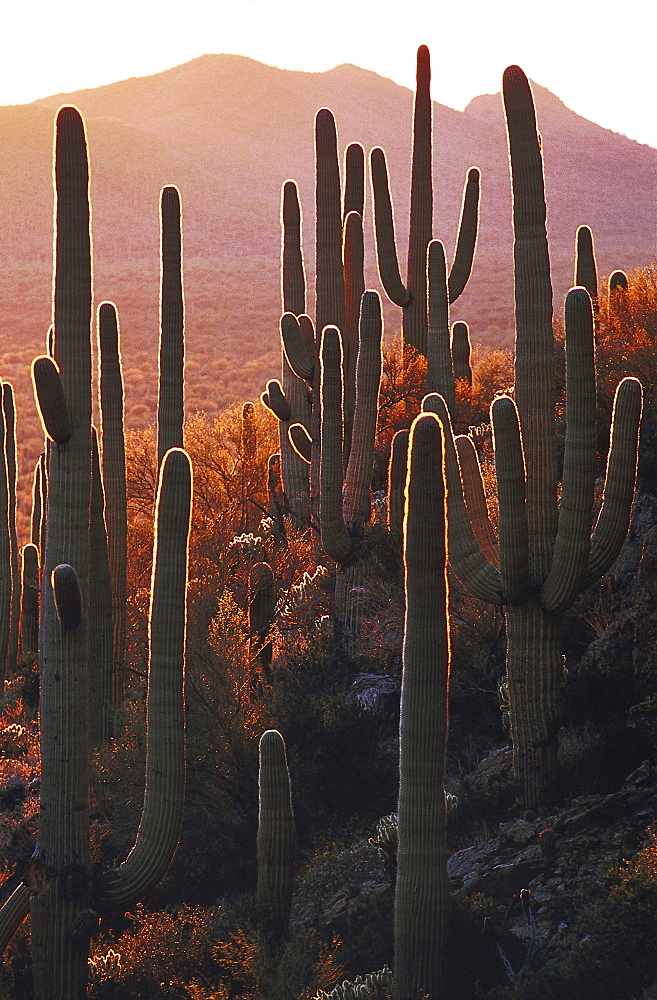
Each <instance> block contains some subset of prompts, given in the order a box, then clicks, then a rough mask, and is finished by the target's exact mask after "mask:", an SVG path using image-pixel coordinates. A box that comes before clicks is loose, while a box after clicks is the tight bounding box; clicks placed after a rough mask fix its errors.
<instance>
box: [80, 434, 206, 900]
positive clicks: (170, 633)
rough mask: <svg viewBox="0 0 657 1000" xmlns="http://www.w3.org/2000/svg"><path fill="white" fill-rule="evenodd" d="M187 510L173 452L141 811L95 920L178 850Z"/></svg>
mask: <svg viewBox="0 0 657 1000" xmlns="http://www.w3.org/2000/svg"><path fill="white" fill-rule="evenodd" d="M191 506H192V469H191V464H190V461H189V457H188V455H187V454H186V452H184V451H183V450H182V449H180V448H172V449H171V450H170V451H168V452H167V453H166V455H165V457H164V461H163V462H162V465H161V470H160V478H159V487H158V496H157V506H156V512H155V540H154V554H153V577H152V583H151V609H150V621H149V637H150V662H149V667H148V699H147V710H146V711H147V751H146V791H145V795H144V806H143V809H142V815H141V821H140V824H139V831H138V833H137V838H136V840H135V844H134V847H133V848H132V850H131V852H130V854H129V855H128V857H127V858H126V860H125V861H124V862H123V863H122V864H121V865H119V867H118V868H117V869H116V870H115V871H112V872H108V873H107V874H105V875H103V876H101V878H100V879H99V881H98V884H97V887H96V890H97V891H96V897H97V906H98V909H99V911H101V912H107V911H108V910H116V909H118V910H121V911H123V910H125V909H126V908H127V907H129V906H132V905H134V904H135V903H136V902H137V901H138V900H140V899H142V898H143V897H144V895H145V894H147V893H149V892H150V891H151V890H152V889H154V888H155V886H156V885H157V884H158V882H159V881H160V880H161V878H162V877H163V875H164V873H165V872H166V870H167V868H168V867H169V864H170V862H171V858H172V857H173V853H174V851H175V849H176V845H177V843H178V836H179V833H180V823H181V821H182V808H183V799H184V790H185V720H184V705H183V684H184V672H185V635H186V601H187V563H188V545H189V531H190V525H191Z"/></svg>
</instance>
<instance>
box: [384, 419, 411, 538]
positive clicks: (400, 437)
mask: <svg viewBox="0 0 657 1000" xmlns="http://www.w3.org/2000/svg"><path fill="white" fill-rule="evenodd" d="M410 433H411V432H410V431H409V430H407V429H406V428H404V429H403V430H401V431H397V433H396V434H395V436H394V437H393V439H392V447H391V450H390V462H389V465H388V531H389V532H390V534H391V535H392V536H393V537H394V538H395V539H396V540H397V541H399V542H401V538H402V530H403V524H404V489H405V488H406V466H407V462H408V439H409V435H410Z"/></svg>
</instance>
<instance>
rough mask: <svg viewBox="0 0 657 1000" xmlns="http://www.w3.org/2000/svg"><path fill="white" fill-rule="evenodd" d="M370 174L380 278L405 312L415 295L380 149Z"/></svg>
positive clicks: (373, 157) (375, 151)
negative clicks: (402, 258) (405, 277)
mask: <svg viewBox="0 0 657 1000" xmlns="http://www.w3.org/2000/svg"><path fill="white" fill-rule="evenodd" d="M370 172H371V177H372V201H373V202H374V233H375V236H376V259H377V264H378V268H379V278H380V279H381V284H382V285H383V287H384V289H385V293H386V295H387V296H388V298H389V299H390V301H391V302H394V304H395V305H396V306H401V308H402V309H404V308H406V306H407V305H409V303H410V301H411V294H410V292H409V291H408V289H407V288H406V286H405V285H404V283H403V281H402V279H401V273H400V270H399V260H398V258H397V243H396V240H395V223H394V218H393V214H392V199H391V197H390V185H389V183H388V167H387V164H386V154H385V153H384V151H383V150H382V149H381V148H380V147H378V146H375V147H374V149H373V150H372V152H371V153H370Z"/></svg>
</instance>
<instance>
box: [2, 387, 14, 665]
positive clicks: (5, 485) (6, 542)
mask: <svg viewBox="0 0 657 1000" xmlns="http://www.w3.org/2000/svg"><path fill="white" fill-rule="evenodd" d="M0 441H2V449H0V566H2V567H3V571H2V572H1V573H0V676H1V677H2V679H3V680H4V678H5V676H6V672H7V655H8V652H9V638H10V632H11V587H12V576H11V530H10V527H9V521H10V514H9V510H10V490H9V477H8V472H7V451H6V447H5V415H4V407H0Z"/></svg>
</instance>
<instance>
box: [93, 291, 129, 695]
mask: <svg viewBox="0 0 657 1000" xmlns="http://www.w3.org/2000/svg"><path fill="white" fill-rule="evenodd" d="M98 355H99V380H98V381H99V394H100V419H101V432H102V439H101V444H102V475H103V485H104V490H105V524H106V526H107V551H108V554H109V566H110V577H111V582H112V632H113V634H112V649H113V658H114V663H113V668H112V699H113V701H114V704H115V705H118V704H121V703H122V701H123V697H124V694H125V676H124V657H125V629H126V593H127V590H126V587H127V584H126V572H127V563H128V513H127V499H126V471H125V430H124V419H123V417H124V414H123V402H124V393H123V367H122V361H121V333H120V329H119V318H118V314H117V311H116V306H115V305H114V304H113V303H112V302H101V304H100V306H99V307H98Z"/></svg>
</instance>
